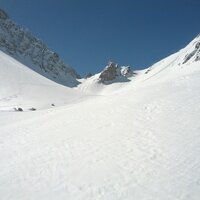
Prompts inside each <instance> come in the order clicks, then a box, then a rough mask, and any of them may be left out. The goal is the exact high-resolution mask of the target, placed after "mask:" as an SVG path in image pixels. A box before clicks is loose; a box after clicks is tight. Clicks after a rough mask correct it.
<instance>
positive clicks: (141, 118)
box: [0, 50, 200, 200]
mask: <svg viewBox="0 0 200 200" xmlns="http://www.w3.org/2000/svg"><path fill="white" fill-rule="evenodd" d="M183 51H184V50H182V51H181V52H178V53H176V54H174V55H172V56H170V57H168V58H166V59H164V60H163V61H161V62H159V63H157V64H155V65H154V66H152V67H151V68H150V70H149V72H148V73H145V72H146V70H144V71H140V72H138V75H137V76H135V77H133V78H132V81H130V82H127V83H115V84H111V85H106V86H104V85H103V84H99V83H98V81H97V79H98V78H97V77H98V75H96V76H93V77H91V78H89V79H87V80H82V84H80V85H79V86H78V87H76V88H66V87H64V86H61V85H58V84H56V83H54V82H52V81H50V80H48V79H46V78H43V77H42V76H41V75H38V74H36V73H35V72H32V71H31V70H30V69H28V68H26V67H25V66H23V65H21V64H19V63H18V62H16V61H15V60H13V59H12V58H10V57H9V56H7V55H5V54H4V53H2V52H1V54H0V62H1V67H0V69H1V71H0V88H1V89H0V199H2V200H27V199H28V200H66V199H67V200H97V199H101V200H133V199H136V200H199V198H200V156H199V155H200V103H199V102H200V62H199V61H198V62H191V63H186V64H184V65H182V64H181V65H179V61H180V59H181V56H182V52H183ZM52 103H54V104H55V106H54V107H52V106H51V104H52ZM13 107H22V108H24V111H25V112H15V111H14V110H13ZM30 107H35V108H37V110H36V111H34V112H33V111H29V110H28V109H29V108H30Z"/></svg>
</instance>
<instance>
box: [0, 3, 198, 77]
mask: <svg viewBox="0 0 200 200" xmlns="http://www.w3.org/2000/svg"><path fill="white" fill-rule="evenodd" d="M0 7H1V8H3V9H4V10H5V11H6V12H7V13H8V14H9V16H10V17H11V18H12V19H13V20H14V21H15V22H17V23H18V24H20V25H22V26H24V27H26V28H28V29H29V30H30V31H31V32H32V33H33V34H34V35H36V36H37V37H39V38H40V39H41V40H43V41H44V42H45V43H46V44H47V45H48V46H49V47H50V48H51V49H52V50H54V51H56V52H57V53H58V54H59V55H60V56H61V57H62V59H63V60H64V61H65V62H66V63H68V64H70V65H71V66H72V67H74V68H75V69H76V70H77V71H78V72H79V73H80V74H81V75H84V74H86V73H87V72H92V73H96V72H99V71H101V69H102V68H103V67H104V66H105V65H106V63H107V61H108V60H109V59H112V60H114V61H115V62H117V63H119V64H123V65H130V66H132V67H133V68H135V69H141V68H144V67H148V66H150V65H151V64H153V63H154V62H156V61H158V60H160V59H162V58H164V57H166V56H168V55H169V54H171V53H173V52H175V51H177V50H179V49H180V48H182V47H184V46H185V45H186V44H187V43H188V42H190V41H191V40H192V39H193V38H194V37H195V36H196V35H197V34H198V33H199V32H200V0H0Z"/></svg>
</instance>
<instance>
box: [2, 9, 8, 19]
mask: <svg viewBox="0 0 200 200" xmlns="http://www.w3.org/2000/svg"><path fill="white" fill-rule="evenodd" d="M0 19H3V20H5V19H8V15H7V13H6V12H5V11H4V10H2V9H1V8H0Z"/></svg>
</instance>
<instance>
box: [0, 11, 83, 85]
mask: <svg viewBox="0 0 200 200" xmlns="http://www.w3.org/2000/svg"><path fill="white" fill-rule="evenodd" d="M0 49H1V50H2V51H4V52H5V53H7V54H9V55H11V56H12V57H14V58H15V59H17V60H18V61H20V62H21V63H23V64H25V65H26V66H28V67H30V68H31V69H33V70H34V71H36V72H38V73H40V74H42V75H43V76H46V77H47V78H49V79H51V80H54V81H56V82H58V83H61V84H64V85H67V84H65V83H68V82H69V85H70V84H71V85H70V86H73V85H76V84H77V83H78V81H77V80H76V79H78V78H80V76H79V75H78V74H77V73H76V71H75V70H74V69H72V68H71V67H69V66H68V65H66V64H65V63H64V62H63V61H62V60H61V59H60V57H59V56H58V54H57V53H55V52H53V51H51V50H50V49H49V48H48V47H47V46H46V45H45V44H44V43H43V42H42V41H41V40H39V39H37V38H35V37H34V36H33V35H32V34H31V33H30V32H28V31H27V30H25V29H24V28H22V27H20V26H19V25H17V24H15V23H14V22H12V21H11V20H10V19H9V18H8V15H7V14H6V13H5V12H4V11H3V10H0ZM68 80H69V81H68Z"/></svg>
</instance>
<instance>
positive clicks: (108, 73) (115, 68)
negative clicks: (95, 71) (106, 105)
mask: <svg viewBox="0 0 200 200" xmlns="http://www.w3.org/2000/svg"><path fill="white" fill-rule="evenodd" d="M119 75H120V67H119V65H118V64H115V63H112V62H110V63H109V64H108V66H107V67H106V68H105V69H104V70H103V72H102V73H101V74H100V76H99V78H100V79H101V81H102V82H105V81H112V80H114V79H115V78H116V77H117V76H119Z"/></svg>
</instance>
